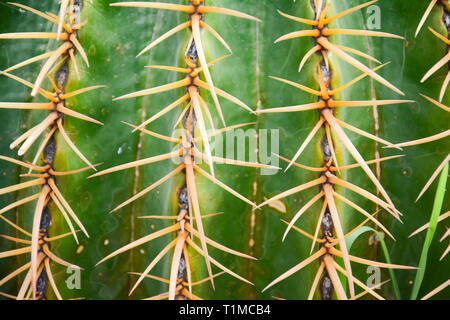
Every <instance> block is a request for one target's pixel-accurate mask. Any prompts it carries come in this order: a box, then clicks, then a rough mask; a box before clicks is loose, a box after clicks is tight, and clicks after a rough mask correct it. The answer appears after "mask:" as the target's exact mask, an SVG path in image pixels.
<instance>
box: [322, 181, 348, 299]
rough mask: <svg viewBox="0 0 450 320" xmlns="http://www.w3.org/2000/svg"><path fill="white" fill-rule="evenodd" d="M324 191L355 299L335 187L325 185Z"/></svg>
mask: <svg viewBox="0 0 450 320" xmlns="http://www.w3.org/2000/svg"><path fill="white" fill-rule="evenodd" d="M323 191H324V193H325V197H326V199H327V203H328V208H329V209H330V214H331V218H332V220H333V224H334V230H335V231H336V235H337V238H338V242H339V247H340V248H341V251H342V258H343V259H344V265H345V269H346V270H347V272H348V274H349V277H347V280H348V285H349V289H350V298H351V299H353V298H354V297H355V287H354V285H353V275H352V267H351V264H350V258H349V254H348V249H347V244H346V243H345V236H344V230H343V229H342V224H341V220H340V218H339V214H338V210H337V207H336V203H335V202H334V196H333V187H332V186H331V185H330V184H325V185H324V186H323Z"/></svg>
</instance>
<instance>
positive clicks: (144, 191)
mask: <svg viewBox="0 0 450 320" xmlns="http://www.w3.org/2000/svg"><path fill="white" fill-rule="evenodd" d="M183 169H184V164H182V165H180V166H179V167H177V168H176V169H175V170H173V171H172V172H170V173H168V174H167V175H165V176H164V177H163V178H161V179H159V180H158V181H156V182H155V183H153V184H152V185H151V186H149V187H147V188H145V189H144V190H142V191H141V192H139V193H137V194H136V195H134V196H133V197H131V198H130V199H128V200H127V201H125V202H123V203H121V204H120V205H118V206H117V207H116V208H114V209H113V210H111V212H116V211H118V210H119V209H122V208H123V207H125V206H126V205H128V204H130V203H131V202H133V201H135V200H137V199H139V198H140V197H142V196H144V195H145V194H146V193H148V192H150V191H152V190H153V189H155V188H156V187H158V186H159V185H160V184H162V183H164V182H166V181H167V180H169V179H170V178H171V177H173V176H175V175H176V174H178V173H179V172H181V171H182V170H183Z"/></svg>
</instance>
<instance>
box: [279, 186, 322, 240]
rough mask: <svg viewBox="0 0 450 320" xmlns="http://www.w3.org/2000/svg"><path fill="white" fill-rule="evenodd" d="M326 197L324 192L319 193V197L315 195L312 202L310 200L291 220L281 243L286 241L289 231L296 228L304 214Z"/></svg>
mask: <svg viewBox="0 0 450 320" xmlns="http://www.w3.org/2000/svg"><path fill="white" fill-rule="evenodd" d="M323 196H324V193H323V191H321V192H319V193H318V194H317V195H315V196H314V197H313V198H312V199H311V200H309V201H308V202H307V203H306V204H305V205H304V206H303V207H302V208H301V209H300V210H299V211H298V212H297V213H296V214H295V215H294V217H293V218H292V219H291V222H289V224H288V226H287V228H286V231H285V232H284V234H283V238H282V240H281V241H284V239H285V238H286V236H287V234H288V233H289V230H291V228H292V227H293V226H294V224H295V222H297V220H298V219H299V218H300V217H301V216H302V214H303V213H305V212H306V210H308V209H309V208H310V207H311V206H313V205H314V204H315V203H316V202H317V201H318V200H319V199H321V198H322V197H323Z"/></svg>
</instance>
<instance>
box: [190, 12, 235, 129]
mask: <svg viewBox="0 0 450 320" xmlns="http://www.w3.org/2000/svg"><path fill="white" fill-rule="evenodd" d="M200 8H202V7H200ZM200 18H201V16H200V15H198V14H195V15H193V16H192V17H191V22H192V36H193V38H194V43H195V48H196V49H197V54H198V57H199V59H200V63H201V66H202V67H203V74H204V75H205V78H206V82H207V88H206V89H209V92H210V93H211V96H212V98H213V101H214V104H215V105H216V109H217V112H218V113H219V116H220V119H221V120H222V123H223V126H224V127H226V126H227V125H226V123H225V119H224V117H223V113H222V108H221V107H220V103H219V98H217V92H216V88H215V87H214V83H213V81H212V78H211V73H210V72H209V68H208V62H207V61H206V56H205V52H204V50H203V44H202V39H201V37H200ZM196 80H200V79H198V78H196V79H195V81H196ZM195 81H194V82H195ZM197 82H198V81H197Z"/></svg>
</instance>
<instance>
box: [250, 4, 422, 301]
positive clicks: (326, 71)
mask: <svg viewBox="0 0 450 320" xmlns="http://www.w3.org/2000/svg"><path fill="white" fill-rule="evenodd" d="M375 2H376V0H375V1H370V2H367V3H364V4H362V5H359V6H356V7H353V8H350V9H348V10H345V11H343V12H340V13H337V14H336V15H334V16H332V17H329V18H328V17H327V12H328V10H329V8H330V4H327V5H325V3H322V6H318V3H317V1H316V2H315V8H314V9H315V13H316V20H307V19H303V18H297V17H294V16H290V15H288V14H285V13H283V12H281V11H279V13H280V14H281V15H282V16H284V17H285V18H288V19H290V20H294V21H297V22H300V23H304V24H307V25H309V26H312V29H311V30H302V31H296V32H292V33H289V34H287V35H284V36H282V37H280V38H278V39H277V40H276V41H275V42H280V41H284V40H288V39H293V38H297V37H303V36H311V37H313V38H314V40H315V43H316V46H315V47H313V49H312V50H310V51H309V52H308V53H307V54H306V55H305V56H304V58H303V59H302V61H301V63H300V69H301V68H302V66H303V65H304V63H305V62H306V60H308V58H309V57H310V56H311V55H312V54H315V53H318V54H319V55H320V56H321V57H322V60H321V62H320V64H319V65H318V66H317V73H316V75H317V80H318V83H319V89H320V91H318V90H315V89H311V88H307V87H305V86H303V85H299V84H295V83H293V82H291V81H289V80H285V79H281V78H275V79H276V80H279V81H282V82H285V83H287V84H289V85H292V86H295V87H297V88H298V89H300V90H303V91H305V92H308V93H311V94H313V95H316V96H317V97H318V101H317V102H315V103H311V104H308V105H300V106H293V107H280V108H273V109H265V110H261V111H258V113H278V112H300V111H305V110H311V109H317V110H318V111H319V117H320V118H319V121H318V122H317V124H316V125H315V126H314V128H313V129H312V130H311V132H310V134H309V135H308V137H307V138H306V140H305V141H304V142H303V144H302V145H301V146H300V148H299V149H298V151H297V153H296V154H295V156H294V158H293V159H292V160H290V161H289V160H288V159H286V158H283V157H280V158H281V159H282V160H285V161H286V162H288V163H289V165H288V167H287V168H286V170H287V169H289V168H290V167H291V166H292V165H293V164H296V165H297V166H298V167H301V168H303V169H306V170H310V171H315V172H320V177H319V178H317V179H315V180H313V181H310V182H307V183H303V184H301V185H299V186H297V187H294V188H292V189H290V190H287V191H285V192H282V193H281V194H279V195H276V196H274V197H272V198H271V199H269V200H266V201H265V202H263V203H262V204H260V205H259V206H258V207H262V206H265V205H267V204H270V203H271V202H274V201H277V200H279V199H282V198H285V197H287V196H291V195H293V194H296V193H298V192H301V191H303V190H305V189H308V188H311V187H314V186H320V192H319V193H318V194H317V195H316V196H315V197H313V198H312V199H311V200H310V201H309V202H307V203H306V204H305V205H304V206H303V207H302V208H301V209H300V210H299V211H298V212H297V214H296V215H295V216H294V217H293V218H292V220H291V221H290V222H289V223H287V222H285V223H286V224H288V227H287V229H286V232H285V233H284V236H283V240H284V238H285V237H286V235H287V233H288V232H289V230H290V229H291V228H292V227H293V226H294V224H295V222H296V221H297V220H298V219H299V218H300V217H301V215H302V214H303V213H304V212H305V211H307V210H308V209H309V207H311V206H312V205H313V204H314V203H315V202H317V201H319V200H320V199H322V198H323V206H322V210H321V212H320V214H319V218H318V223H317V228H316V233H315V235H314V236H312V235H310V234H307V233H306V232H304V231H303V230H301V229H300V228H296V230H297V231H299V232H300V233H302V234H303V235H305V236H307V237H308V238H310V239H312V240H313V244H312V248H311V253H312V251H313V250H314V247H315V244H316V243H319V244H320V247H319V250H318V251H316V252H315V253H313V254H312V255H311V256H310V257H308V258H307V259H305V260H304V261H302V262H300V263H299V264H297V265H296V266H294V267H293V268H291V269H289V270H288V271H286V272H285V273H283V274H282V275H281V276H279V277H277V278H276V279H275V280H273V281H272V282H271V283H270V284H269V285H268V286H267V287H266V288H265V289H264V290H267V289H268V288H270V287H271V286H273V285H275V284H277V283H278V282H280V281H282V280H284V279H286V278H287V277H289V276H291V275H293V274H294V273H296V272H297V271H299V270H300V269H302V268H304V267H305V266H307V265H308V264H310V263H312V262H313V261H315V260H320V265H319V269H318V272H317V274H316V277H315V279H314V282H313V285H312V288H311V291H310V293H309V296H308V298H309V299H312V297H313V295H314V292H315V291H316V288H317V286H318V283H319V280H320V277H321V276H322V274H325V275H324V277H323V278H322V284H321V287H320V288H321V290H320V291H321V294H322V298H324V299H329V298H331V295H332V291H333V289H334V291H335V293H336V295H337V297H338V299H348V297H347V294H346V291H345V289H344V287H343V286H342V283H341V281H340V280H339V276H338V272H339V273H342V274H343V275H344V276H345V277H347V280H348V284H349V291H350V298H351V299H355V298H357V296H356V295H355V290H354V283H356V284H357V285H358V286H360V287H361V288H362V289H363V292H362V293H361V294H359V295H358V297H361V296H362V295H364V294H365V293H370V294H371V295H372V296H374V297H375V298H377V299H383V298H382V297H381V296H380V295H379V294H377V293H376V292H375V291H374V290H373V289H372V288H369V287H367V286H366V285H364V284H363V283H362V282H361V281H359V280H358V279H356V278H355V277H354V276H353V275H352V270H351V262H357V263H363V264H367V265H371V266H378V267H380V266H383V267H386V268H398V269H415V268H414V267H410V266H400V265H393V264H385V263H379V262H376V261H369V260H366V259H362V258H358V257H354V256H351V255H350V254H349V252H348V249H347V245H346V242H345V238H346V237H348V236H349V235H351V234H352V233H353V232H355V231H356V230H358V229H359V228H360V227H362V226H363V225H364V224H365V223H367V222H369V221H372V222H374V223H375V224H376V225H377V226H378V227H380V228H381V229H382V230H384V231H385V232H386V233H387V234H388V235H389V236H390V237H392V238H393V236H392V234H391V233H390V232H389V231H388V230H387V229H386V228H385V227H384V226H383V225H382V224H381V223H380V222H379V221H378V220H377V219H376V218H375V217H374V216H375V215H376V214H377V213H378V211H377V212H375V213H374V214H372V215H371V214H369V213H368V212H367V211H365V210H364V209H363V208H361V207H359V206H358V205H357V204H355V203H353V202H351V201H350V200H348V199H346V198H345V197H344V196H343V195H341V194H339V193H337V192H336V191H335V190H334V186H336V185H338V186H341V187H344V188H345V189H347V190H351V191H353V192H355V193H357V194H359V195H361V196H362V197H364V198H366V199H368V200H370V201H372V202H374V203H376V204H377V205H378V206H380V207H381V208H383V209H384V210H385V211H387V212H388V213H389V214H391V215H392V216H393V217H394V218H396V219H397V220H399V221H401V219H400V216H401V215H402V214H401V212H399V211H398V210H397V209H396V208H395V206H394V204H393V203H392V201H391V199H390V198H389V196H388V195H387V193H386V191H385V190H384V188H383V186H382V185H381V183H380V182H379V180H378V179H377V177H376V176H375V175H374V174H373V172H372V171H371V170H370V168H369V166H368V165H369V164H371V163H378V162H381V161H384V160H389V159H392V157H388V158H380V159H375V160H372V161H365V160H364V159H363V158H362V156H361V155H360V153H359V152H358V150H357V149H356V147H355V146H354V145H353V143H352V142H351V140H350V139H349V137H348V136H347V135H346V133H345V132H344V130H343V128H345V129H348V130H350V131H353V132H355V133H357V134H360V135H362V136H365V137H367V138H369V139H372V140H375V141H377V142H379V143H382V144H384V145H387V146H391V147H392V146H394V145H393V144H392V143H390V142H388V141H385V140H383V139H380V138H378V137H377V136H374V135H372V134H369V133H368V132H365V131H363V130H361V129H358V128H356V127H354V126H352V125H350V124H347V123H345V122H343V121H341V120H339V119H338V118H337V117H336V116H335V114H334V113H335V110H336V108H341V107H365V106H373V105H392V104H399V103H410V102H413V101H411V100H370V101H338V100H334V98H333V95H335V94H336V93H338V92H340V91H342V90H344V89H346V88H348V87H349V86H351V85H353V84H354V83H356V82H357V81H359V80H361V79H362V78H364V77H366V76H369V77H371V78H373V79H375V80H377V81H379V82H380V83H382V84H384V85H385V86H386V87H388V88H390V89H392V90H394V91H395V92H397V93H400V94H402V92H401V91H400V90H398V89H397V88H396V87H394V86H393V85H391V84H390V83H389V82H388V81H387V80H385V79H384V78H382V77H380V76H379V75H377V74H376V73H375V72H374V70H371V69H369V68H368V67H366V66H365V65H363V64H362V63H360V62H358V61H357V60H355V59H354V58H352V57H350V56H349V55H348V54H347V53H345V52H344V51H349V52H352V51H353V49H351V48H346V47H340V48H338V47H337V46H335V45H334V44H332V42H331V41H329V40H328V36H330V35H334V34H349V35H363V36H376V37H391V38H400V39H401V38H402V37H399V36H396V35H392V34H386V33H382V32H374V31H366V30H350V29H333V28H330V27H328V24H329V23H331V22H332V21H334V20H336V19H338V18H340V17H342V16H345V15H347V14H350V13H352V12H354V11H356V10H359V9H361V8H364V7H367V6H368V5H371V4H373V3H375ZM328 52H332V53H334V54H336V55H337V56H338V57H339V58H341V59H343V60H345V61H346V62H348V63H350V64H352V65H353V66H355V67H356V68H358V69H359V70H361V71H362V72H364V74H363V75H361V76H360V77H358V78H356V79H354V80H353V81H351V82H350V83H349V84H346V85H344V86H342V87H341V88H338V89H336V90H332V88H331V77H332V71H331V67H330V62H329V60H328V54H327V53H328ZM353 53H355V52H354V51H353ZM357 54H358V55H360V56H364V54H363V53H361V52H358V53H357ZM380 67H382V66H380ZM378 68H379V67H378ZM376 69H377V68H376ZM321 128H324V129H325V137H324V139H323V142H322V153H323V157H324V166H323V167H322V168H311V167H308V166H304V165H300V164H297V163H295V161H296V160H297V159H298V158H299V157H300V155H301V154H302V152H303V151H304V150H305V148H306V146H307V145H308V144H309V143H310V142H311V140H312V139H313V137H314V136H315V135H316V134H317V133H318V132H319V130H320V129H321ZM332 134H333V135H332ZM333 138H335V139H336V138H337V139H339V140H340V142H342V144H343V145H344V146H345V148H346V149H347V151H348V152H349V153H350V154H351V155H352V156H353V158H354V159H355V160H356V161H357V164H356V165H350V166H340V165H339V164H338V162H337V157H336V154H335V150H334V145H333ZM397 148H399V147H397ZM354 167H360V168H362V169H363V170H364V172H365V173H366V174H367V176H368V177H369V178H370V179H371V180H372V182H373V183H374V185H375V186H376V188H377V190H378V191H379V192H380V193H381V194H382V195H383V197H384V199H385V201H384V200H382V199H380V198H379V197H377V196H376V195H374V194H372V193H370V192H368V191H366V190H364V189H362V188H360V187H358V186H356V185H353V184H351V183H349V182H347V181H345V180H342V179H341V178H338V176H336V174H337V173H338V174H340V173H341V171H343V170H346V169H350V168H354ZM336 200H341V201H343V202H344V203H346V204H347V205H349V206H351V207H353V208H354V209H356V210H357V211H359V212H360V213H362V214H363V215H365V216H366V218H367V219H366V220H365V221H364V222H363V223H362V224H360V225H359V226H357V227H356V228H355V229H353V231H351V232H349V233H347V234H345V233H344V230H343V228H342V221H341V218H340V217H339V213H338V209H337V205H336ZM319 226H321V228H322V234H323V237H322V239H318V231H319ZM333 231H334V232H335V233H336V237H335V236H334V235H333ZM336 245H339V247H340V250H338V249H336V248H335V246H336ZM336 256H338V257H341V258H343V260H344V265H345V268H342V267H341V266H340V265H339V264H338V263H337V262H336V261H335V259H334V257H336ZM324 283H328V285H324Z"/></svg>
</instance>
